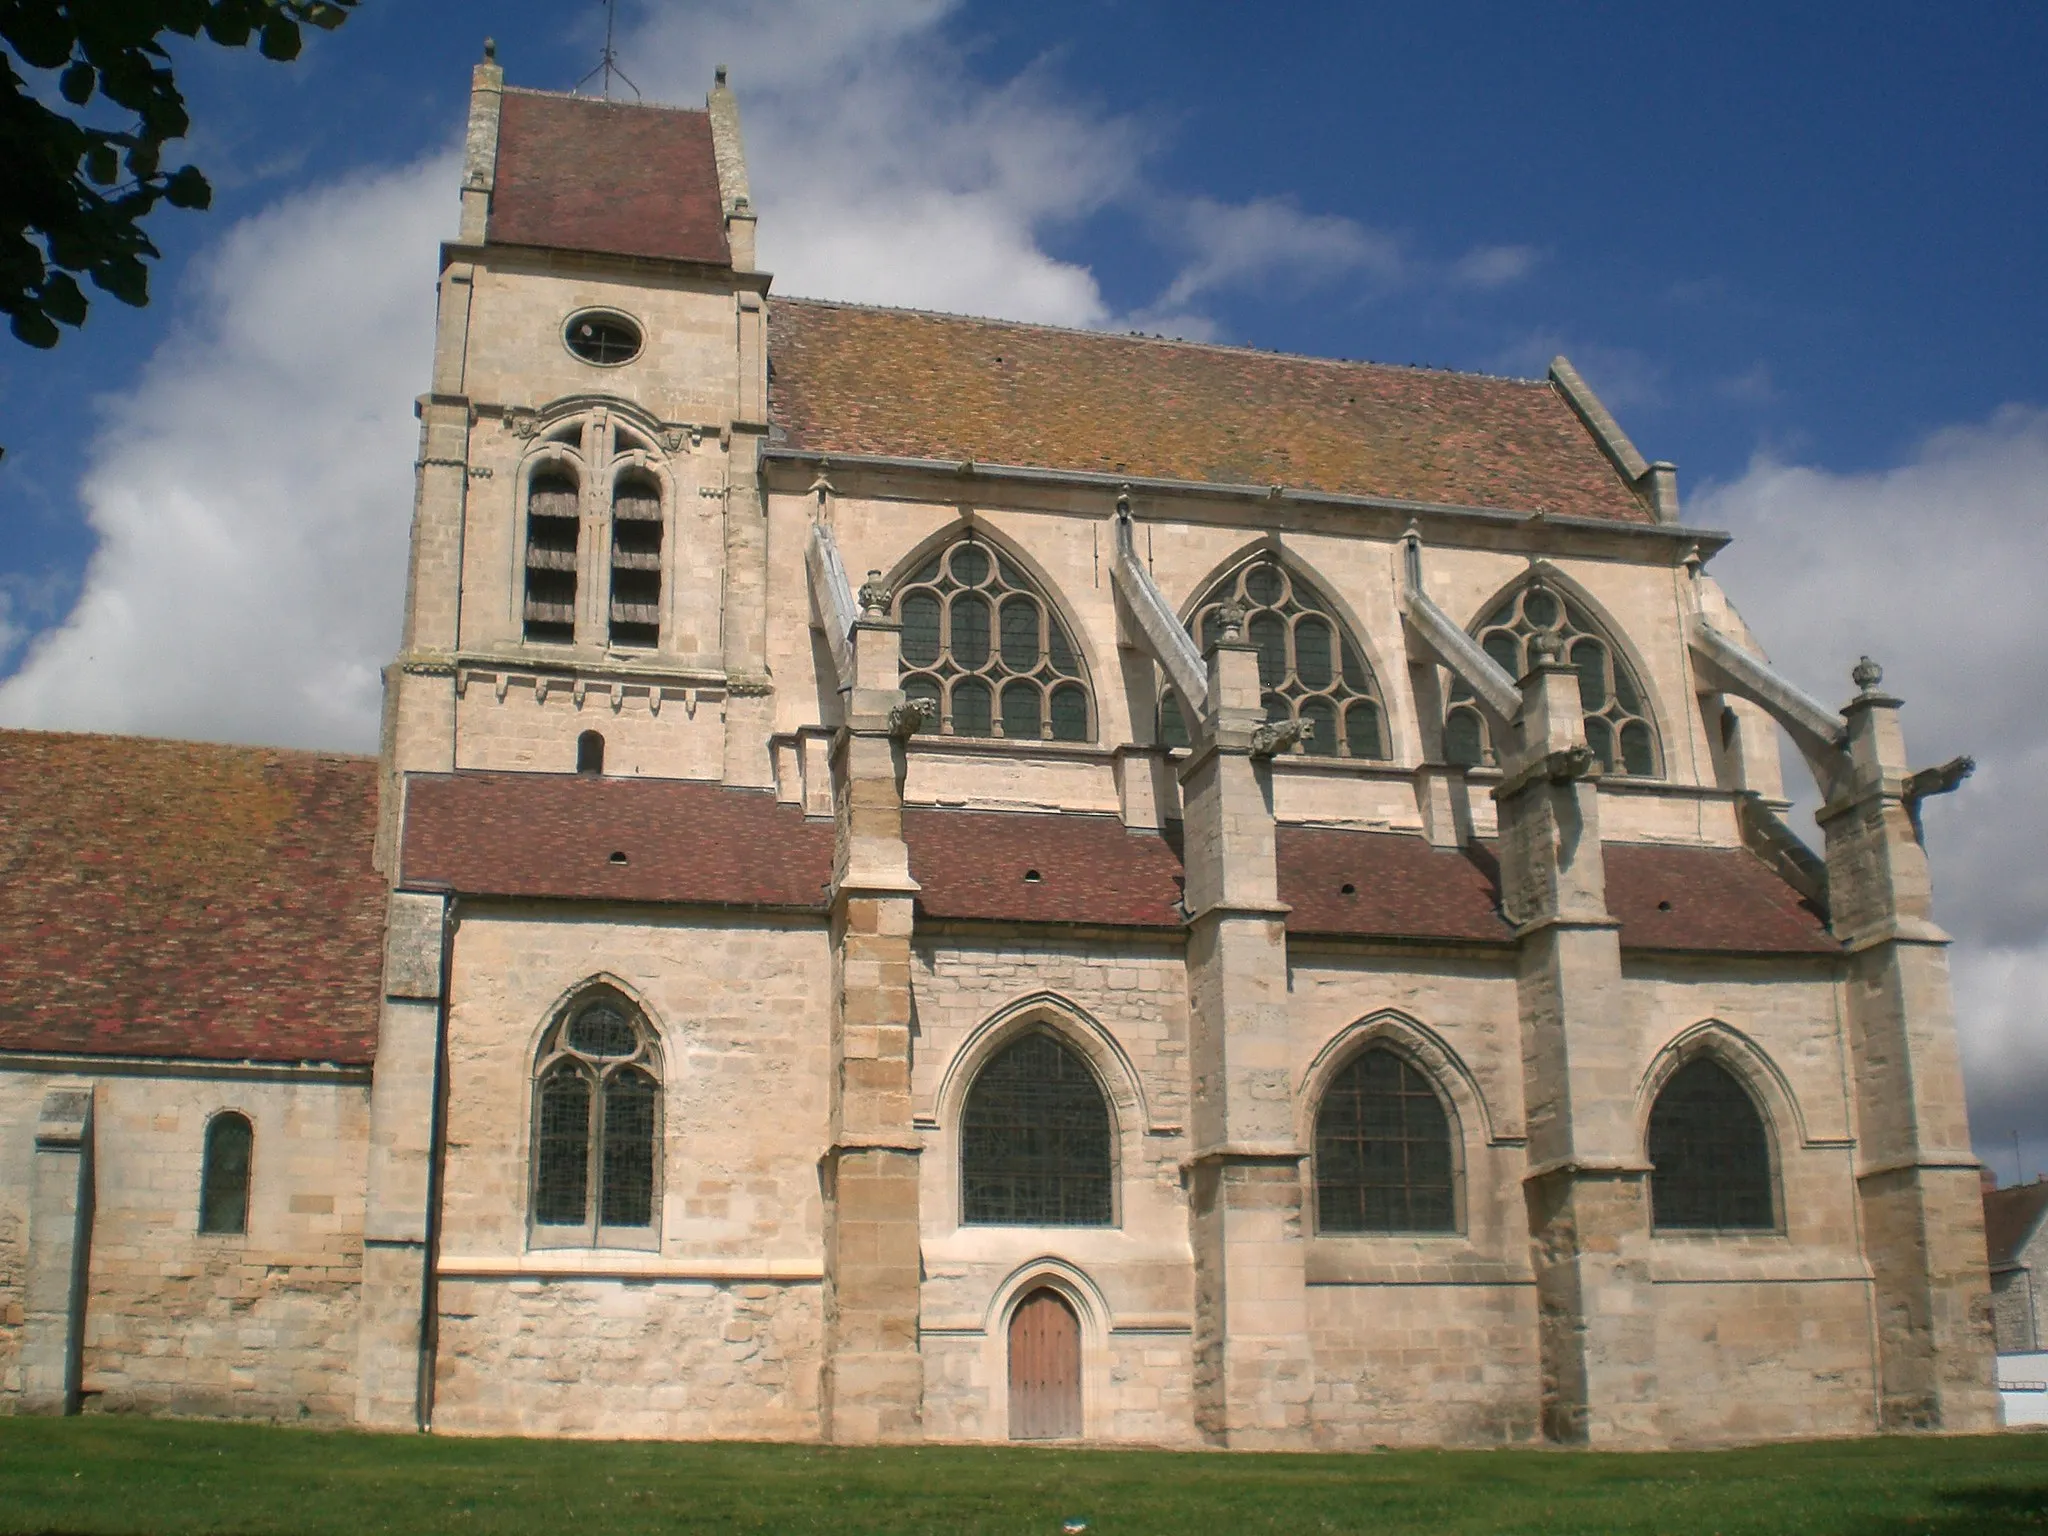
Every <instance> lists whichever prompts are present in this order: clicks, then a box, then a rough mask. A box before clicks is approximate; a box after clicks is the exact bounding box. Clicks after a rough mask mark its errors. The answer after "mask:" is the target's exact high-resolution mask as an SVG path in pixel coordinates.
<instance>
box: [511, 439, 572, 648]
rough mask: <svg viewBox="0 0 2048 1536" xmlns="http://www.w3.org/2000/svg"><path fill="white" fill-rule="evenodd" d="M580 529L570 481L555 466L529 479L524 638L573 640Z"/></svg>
mask: <svg viewBox="0 0 2048 1536" xmlns="http://www.w3.org/2000/svg"><path fill="white" fill-rule="evenodd" d="M581 528H582V517H581V514H580V510H579V508H578V506H577V488H576V477H575V476H574V475H573V474H571V473H570V472H569V470H568V469H566V468H564V467H562V466H560V465H549V466H548V467H546V468H544V469H540V470H537V471H536V472H535V473H534V476H533V479H532V481H531V482H530V483H529V484H528V486H527V492H526V608H525V619H526V638H527V639H528V640H537V641H541V642H543V643H546V644H550V645H568V644H571V643H572V642H574V640H575V639H576V545H577V537H578V534H579V532H580V530H581Z"/></svg>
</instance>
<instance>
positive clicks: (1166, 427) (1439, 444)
mask: <svg viewBox="0 0 2048 1536" xmlns="http://www.w3.org/2000/svg"><path fill="white" fill-rule="evenodd" d="M506 102H507V105H508V107H509V105H510V102H511V97H509V96H508V97H507V98H506ZM768 347H769V359H770V367H771V375H770V380H769V408H770V424H771V428H772V430H773V435H772V438H771V441H773V442H774V443H775V444H776V445H777V446H780V447H784V448H789V449H794V450H799V451H803V452H815V453H820V454H835V453H836V454H879V455H886V456H891V457H901V458H911V459H937V460H944V461H949V462H958V461H960V460H963V459H972V460H974V461H975V462H976V463H980V464H1002V465H1021V466H1030V467H1035V468H1044V469H1059V470H1069V471H1074V470H1079V471H1094V472H1100V473H1104V474H1112V475H1128V476H1131V477H1133V478H1157V479H1165V480H1185V481H1204V482H1208V483H1211V484H1226V485H1261V486H1263V485H1273V484H1281V485H1286V486H1288V487H1290V488H1293V489H1298V490H1315V491H1325V492H1330V493H1334V494H1339V495H1355V496H1374V497H1387V498H1392V499H1398V500H1404V501H1419V502H1431V503H1436V504H1440V505H1448V506H1462V507H1493V508H1502V509H1509V510H1514V511H1522V512H1528V511H1533V510H1535V509H1537V508H1541V509H1543V510H1544V511H1545V512H1547V513H1550V514H1552V515H1555V516H1572V517H1590V518H1602V519H1607V520H1610V521H1614V522H1623V523H1649V522H1654V521H1655V518H1654V516H1653V514H1652V513H1651V511H1650V509H1649V508H1648V507H1647V506H1646V505H1645V504H1644V502H1643V501H1642V500H1641V499H1640V498H1639V497H1638V496H1637V495H1636V494H1635V492H1634V491H1633V490H1632V489H1631V488H1630V487H1629V485H1628V483H1627V482H1626V481H1624V480H1623V479H1622V478H1621V476H1620V474H1619V473H1618V472H1617V471H1616V470H1615V468H1614V466H1613V464H1612V463H1611V462H1610V461H1609V460H1608V458H1607V456H1606V455H1605V453H1604V452H1603V451H1602V450H1601V448H1600V446H1599V444H1598V443H1596V442H1595V441H1594V439H1593V437H1592V435H1591V434H1590V433H1589V432H1588V431H1587V430H1586V427H1585V425H1584V423H1582V422H1581V421H1580V420H1579V418H1578V416H1577V414H1576V413H1574V411H1573V410H1572V408H1571V406H1570V404H1569V403H1567V401H1566V400H1565V399H1564V397H1563V396H1562V395H1561V394H1560V393H1559V392H1558V391H1557V389H1556V387H1555V386H1553V385H1552V384H1551V383H1549V382H1548V381H1547V380H1539V381H1528V380H1520V379H1499V378H1490V377H1485V376H1482V375H1476V374H1463V373H1442V372H1435V371H1432V370H1429V369H1422V368H1394V367H1386V366H1383V365H1379V364H1373V363H1352V362H1342V361H1337V360H1334V359H1329V358H1316V357H1295V356H1288V355H1284V354H1280V353H1273V352H1259V351H1254V350H1253V349H1251V348H1248V347H1221V346H1209V345H1203V344H1196V343H1192V342H1181V341H1162V340H1159V339H1156V338H1151V337H1143V336H1116V335H1107V334H1104V333H1101V332H1097V331H1075V330H1061V329H1057V328H1055V327H1052V326H1044V325H1020V324H1014V323H1011V322H1007V321H998V320H974V319H966V318H962V317H960V316H956V315H935V314H922V313H917V312H914V311H908V310H895V309H869V308H863V307H859V306H855V305H844V304H826V303H820V302H816V301H813V300H808V299H785V298H776V299H773V300H771V301H770V303H769V319H768Z"/></svg>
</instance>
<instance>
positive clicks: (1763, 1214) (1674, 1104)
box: [1650, 1056, 1776, 1232]
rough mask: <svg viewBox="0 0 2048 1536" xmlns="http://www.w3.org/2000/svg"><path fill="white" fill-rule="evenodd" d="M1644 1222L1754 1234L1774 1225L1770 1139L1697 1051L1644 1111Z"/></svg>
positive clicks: (1752, 1106) (1742, 1094)
mask: <svg viewBox="0 0 2048 1536" xmlns="http://www.w3.org/2000/svg"><path fill="white" fill-rule="evenodd" d="M1650 1165H1651V1167H1652V1169H1653V1170H1654V1171H1653V1172H1652V1173H1651V1174H1650V1221H1651V1225H1652V1226H1654V1227H1656V1228H1658V1229H1659V1230H1664V1231H1674V1230H1676V1231H1711V1232H1758V1231H1769V1230H1771V1229H1772V1228H1773V1227H1774V1226H1775V1225H1776V1214H1775V1210H1774V1205H1775V1202H1774V1201H1773V1199H1772V1179H1771V1141H1770V1135H1769V1133H1768V1132H1766V1131H1765V1129H1764V1121H1763V1116H1762V1115H1760V1114H1759V1113H1757V1107H1756V1101H1755V1100H1754V1099H1752V1098H1751V1097H1750V1096H1749V1090H1748V1089H1746V1088H1744V1087H1743V1086H1742V1084H1741V1083H1739V1082H1737V1081H1736V1079H1735V1075H1734V1074H1733V1073H1731V1072H1730V1071H1729V1070H1728V1069H1727V1068H1726V1067H1724V1066H1722V1065H1721V1064H1720V1063H1719V1062H1717V1061H1712V1060H1709V1059H1708V1058H1707V1057H1704V1056H1696V1057H1694V1058H1693V1059H1692V1060H1691V1061H1689V1062H1687V1063H1686V1064H1685V1065H1684V1066H1682V1067H1680V1068H1679V1069H1678V1070H1677V1071H1676V1072H1674V1073H1673V1074H1672V1076H1671V1081H1670V1082H1668V1083H1666V1084H1665V1085H1664V1090H1663V1092H1661V1093H1659V1094H1658V1095H1657V1103H1656V1105H1655V1107H1654V1108H1652V1109H1651V1111H1650Z"/></svg>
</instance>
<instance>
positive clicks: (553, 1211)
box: [533, 993, 661, 1246]
mask: <svg viewBox="0 0 2048 1536" xmlns="http://www.w3.org/2000/svg"><path fill="white" fill-rule="evenodd" d="M660 1146H661V1063H660V1057H659V1053H658V1051H657V1049H656V1046H655V1042H654V1037H653V1032H652V1031H651V1030H650V1029H649V1028H648V1027H647V1024H646V1021H645V1020H644V1019H642V1018H641V1017H640V1015H639V1013H638V1011H637V1010H635V1009H634V1008H633V1007H632V1006H631V1005H630V1004H628V1003H627V1002H626V1001H625V1000H624V999H623V998H621V997H618V996H616V995H613V994H611V993H600V994H598V995H597V996H596V997H595V998H594V999H593V998H586V999H584V1000H583V1001H582V1002H581V1003H579V1004H578V1005H577V1006H576V1007H575V1008H574V1009H572V1010H571V1011H570V1013H569V1015H568V1017H567V1018H565V1019H564V1020H563V1021H562V1022H561V1023H560V1024H558V1025H557V1026H556V1027H555V1029H554V1030H553V1031H552V1032H551V1033H550V1035H549V1038H548V1043H547V1045H546V1046H545V1047H544V1048H543V1049H542V1051H541V1057H540V1062H539V1065H538V1067H537V1069H536V1071H535V1074H534V1138H533V1148H534V1156H533V1162H534V1173H533V1220H534V1227H535V1230H536V1233H537V1234H538V1235H539V1236H541V1237H543V1238H545V1239H547V1240H548V1241H551V1242H562V1241H575V1240H578V1239H579V1238H580V1240H583V1241H588V1242H593V1243H610V1242H626V1243H628V1244H632V1245H635V1246H637V1245H640V1244H642V1243H644V1242H645V1241H646V1239H647V1238H648V1237H649V1236H650V1235H651V1233H652V1231H653V1229H654V1225H655V1215H656V1211H657V1205H658V1195H659V1177H658V1174H659V1161H660V1160H659V1152H660Z"/></svg>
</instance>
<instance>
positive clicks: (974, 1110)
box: [960, 1033, 1115, 1227]
mask: <svg viewBox="0 0 2048 1536" xmlns="http://www.w3.org/2000/svg"><path fill="white" fill-rule="evenodd" d="M1114 1170H1115V1154H1114V1151H1113V1149H1112V1147H1111V1145H1110V1125H1109V1104H1108V1102H1107V1101H1106V1100H1105V1099H1104V1098H1103V1096H1102V1086H1101V1084H1100V1083H1098V1082H1097V1081H1096V1080H1095V1074H1094V1073H1093V1072H1092V1071H1090V1070H1089V1067H1088V1064H1087V1063H1086V1062H1085V1061H1083V1060H1082V1059H1081V1057H1080V1055H1079V1053H1077V1052H1076V1051H1074V1050H1073V1049H1072V1048H1071V1047H1069V1046H1068V1045H1066V1044H1065V1043H1064V1042H1062V1041H1060V1040H1059V1039H1057V1038H1056V1037H1054V1036H1052V1035H1049V1034H1044V1033H1032V1034H1027V1035H1025V1036H1023V1037H1022V1038H1021V1039H1019V1040H1017V1041H1015V1042H1014V1043H1012V1044H1010V1045H1008V1046H1005V1047H1004V1048H1003V1049H1002V1050H1001V1051H999V1052H998V1053H997V1054H996V1056H995V1057H994V1058H993V1059H992V1060H991V1061H990V1062H989V1063H988V1064H987V1065H986V1066H985V1067H983V1068H982V1069H981V1074H980V1076H978V1077H976V1078H975V1080H974V1086H973V1088H972V1089H970V1090H969V1092H968V1095H967V1109H966V1114H965V1116H964V1118H963V1121H962V1125H961V1130H960V1184H961V1207H962V1219H963V1220H964V1221H966V1222H968V1223H969V1224H971V1225H987V1226H1033V1227H1106V1226H1109V1225H1111V1223H1112V1221H1113V1220H1114V1217H1113V1215H1112V1211H1111V1207H1112V1200H1111V1194H1112V1189H1111V1184H1112V1180H1113V1175H1114Z"/></svg>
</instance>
